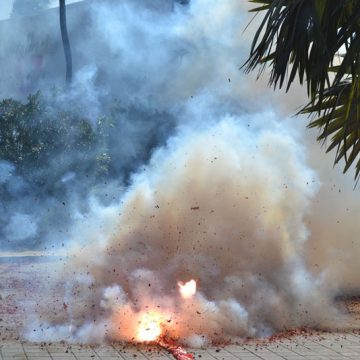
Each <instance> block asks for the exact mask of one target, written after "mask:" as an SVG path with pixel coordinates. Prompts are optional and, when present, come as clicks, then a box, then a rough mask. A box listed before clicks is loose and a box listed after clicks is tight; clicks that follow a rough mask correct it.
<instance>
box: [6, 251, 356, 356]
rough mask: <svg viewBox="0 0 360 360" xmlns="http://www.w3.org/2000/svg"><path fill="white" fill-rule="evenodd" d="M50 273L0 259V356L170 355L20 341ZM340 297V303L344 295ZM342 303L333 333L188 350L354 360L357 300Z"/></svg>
mask: <svg viewBox="0 0 360 360" xmlns="http://www.w3.org/2000/svg"><path fill="white" fill-rule="evenodd" d="M57 260H59V259H57ZM34 270H36V271H34ZM51 271H54V266H53V259H46V258H44V259H43V260H42V261H41V262H38V263H37V264H35V263H34V262H33V261H32V260H31V259H27V258H26V259H20V258H19V259H14V258H1V257H0V360H8V359H13V360H15V359H16V360H37V359H39V360H47V359H49V360H50V359H52V360H71V359H77V360H87V359H89V360H93V359H97V360H99V359H102V360H115V359H124V360H130V359H135V358H136V359H141V360H145V359H160V360H163V359H172V355H170V354H169V353H167V352H166V351H165V350H163V349H161V348H157V347H149V346H147V347H146V346H137V347H135V346H131V345H126V346H124V345H121V344H108V345H106V346H80V345H69V344H65V343H28V342H24V341H22V340H21V329H22V325H23V324H22V319H23V318H24V312H25V311H26V308H28V307H29V306H31V305H32V304H34V303H36V301H37V297H38V296H39V295H40V296H41V290H42V286H43V285H42V284H44V282H46V279H47V278H48V277H49V276H51V274H50V273H51ZM34 274H36V276H34ZM341 301H342V302H343V303H344V299H342V300H341ZM345 304H346V305H347V308H348V310H349V312H350V313H351V315H352V316H351V319H352V320H351V321H350V323H349V326H348V328H346V329H343V330H341V331H338V332H331V333H324V332H321V333H319V332H309V331H295V332H293V333H286V334H282V335H280V336H276V337H274V338H272V339H268V340H266V341H261V342H260V341H249V342H247V343H246V344H241V345H229V346H225V347H213V348H207V349H205V350H194V351H192V350H189V351H190V352H192V353H194V355H195V359H196V360H215V359H218V360H237V359H240V360H251V359H263V360H267V359H268V360H284V359H288V360H295V359H303V360H305V359H308V360H318V359H324V360H325V359H330V360H331V359H334V360H335V359H353V360H360V332H359V331H358V329H359V328H360V326H358V323H359V318H360V310H359V309H360V305H359V304H360V302H359V299H351V300H347V301H345Z"/></svg>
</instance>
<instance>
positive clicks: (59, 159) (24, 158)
mask: <svg viewBox="0 0 360 360" xmlns="http://www.w3.org/2000/svg"><path fill="white" fill-rule="evenodd" d="M104 126H105V125H104ZM102 132H103V133H104V132H105V130H102ZM102 143H103V139H102V135H101V132H97V133H95V129H94V127H93V125H92V124H91V122H90V121H89V120H88V119H85V118H83V117H81V116H79V115H78V114H77V113H76V112H73V111H71V110H62V109H57V108H56V107H52V106H50V105H49V104H47V102H46V101H44V99H42V98H41V96H40V94H39V93H37V94H35V95H30V96H29V97H28V101H27V102H26V103H21V102H19V101H17V100H14V99H5V100H2V101H1V102H0V159H1V160H5V161H8V162H10V163H12V164H15V165H16V168H17V172H18V173H19V174H20V175H21V176H24V177H26V178H27V179H30V180H31V182H34V183H36V184H37V185H40V186H45V187H46V188H48V190H49V191H51V190H53V186H54V184H56V183H59V179H61V177H62V176H64V174H66V173H67V172H69V171H74V172H79V173H81V174H83V173H84V174H86V173H91V174H92V173H94V172H96V171H98V172H100V173H101V172H104V171H106V163H103V160H105V161H106V159H103V160H101V158H99V155H100V154H99V152H100V151H101V150H102V149H103V147H102V146H101V145H102Z"/></svg>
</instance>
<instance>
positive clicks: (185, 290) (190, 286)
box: [178, 280, 196, 299]
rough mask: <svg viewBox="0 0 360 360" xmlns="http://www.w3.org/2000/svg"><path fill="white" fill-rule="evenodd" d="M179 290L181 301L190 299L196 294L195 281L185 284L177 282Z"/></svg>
mask: <svg viewBox="0 0 360 360" xmlns="http://www.w3.org/2000/svg"><path fill="white" fill-rule="evenodd" d="M178 286H179V290H180V294H181V297H182V298H183V299H190V298H191V297H193V296H194V295H195V294H196V281H195V280H190V281H188V282H186V283H185V284H184V283H182V282H180V281H179V282H178Z"/></svg>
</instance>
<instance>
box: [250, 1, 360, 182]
mask: <svg viewBox="0 0 360 360" xmlns="http://www.w3.org/2000/svg"><path fill="white" fill-rule="evenodd" d="M250 2H252V3H256V4H258V5H259V6H257V7H256V8H254V9H253V10H251V11H253V12H255V13H261V14H263V15H264V16H263V19H262V21H261V23H260V26H259V28H258V30H257V32H256V34H255V36H254V39H253V43H252V47H251V51H250V55H249V58H248V60H247V62H246V63H245V65H244V66H245V69H246V71H252V70H254V69H255V68H256V67H258V66H260V73H261V72H263V71H264V69H265V68H266V66H269V67H270V70H271V74H270V84H271V85H273V86H274V88H276V87H279V88H282V87H283V86H285V87H286V90H288V89H289V88H290V86H291V84H292V83H293V81H294V80H295V79H296V78H298V79H299V81H300V83H301V84H303V83H305V82H306V86H307V93H308V96H309V104H308V105H306V106H305V107H304V108H303V109H302V110H301V111H300V113H304V114H310V115H312V119H313V120H312V121H311V122H310V124H309V127H311V128H313V127H317V128H319V129H320V135H319V137H318V140H319V141H322V142H325V140H328V139H329V140H330V141H329V145H328V146H327V152H329V151H331V150H332V149H336V155H335V163H338V162H340V161H342V160H344V163H345V165H344V172H346V171H347V170H348V169H349V168H350V167H351V165H352V164H353V163H354V162H355V168H356V171H355V180H357V181H358V180H359V175H360V159H359V153H360V21H359V19H360V2H359V1H355V0H311V1H309V0H252V1H250Z"/></svg>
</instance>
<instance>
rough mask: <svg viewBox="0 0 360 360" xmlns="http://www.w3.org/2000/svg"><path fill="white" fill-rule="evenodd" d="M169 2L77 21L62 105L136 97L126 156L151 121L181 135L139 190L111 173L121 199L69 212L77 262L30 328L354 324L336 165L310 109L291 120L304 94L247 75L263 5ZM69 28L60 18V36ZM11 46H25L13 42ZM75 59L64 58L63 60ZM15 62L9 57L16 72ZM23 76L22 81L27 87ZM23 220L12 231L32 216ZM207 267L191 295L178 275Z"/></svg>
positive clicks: (123, 7)
mask: <svg viewBox="0 0 360 360" xmlns="http://www.w3.org/2000/svg"><path fill="white" fill-rule="evenodd" d="M162 3H163V4H167V3H169V2H166V1H163V2H161V1H159V2H156V4H155V5H154V6H152V8H149V6H146V1H143V2H140V1H139V2H135V1H130V0H129V1H122V2H116V3H115V2H109V3H105V2H104V3H103V4H102V5H98V4H95V5H94V6H92V7H90V6H89V7H87V8H86V10H84V14H86V16H87V19H88V21H87V22H86V23H85V24H82V23H81V24H80V25H81V26H83V27H82V28H81V29H82V30H83V29H84V31H76V26H77V25H76V24H79V23H76V22H74V21H73V22H72V20H71V19H72V16H73V18H85V15H84V17H82V16H78V17H76V16H75V15H74V14H73V15H72V16H71V15H70V14H69V15H70V16H69V17H68V18H69V28H70V30H71V29H75V30H73V34H74V37H75V35H76V34H80V38H81V41H77V42H76V40H75V39H74V37H73V38H72V40H73V44H74V43H76V46H75V45H74V46H73V48H74V52H75V54H76V55H75V56H74V59H81V61H80V60H79V62H78V63H76V60H75V82H74V86H73V89H71V90H70V92H69V95H65V96H64V97H63V98H61V99H60V101H61V102H62V103H63V104H66V103H67V102H68V101H69V99H70V100H71V101H72V102H74V103H76V104H77V105H78V107H79V108H80V109H82V110H83V111H84V113H85V114H86V115H88V114H93V117H94V118H96V116H97V115H98V114H100V113H101V109H102V107H103V106H104V103H106V101H108V98H109V97H118V98H119V99H120V101H121V105H122V106H123V107H124V108H125V109H126V114H125V115H124V117H125V118H126V121H124V120H123V119H119V120H118V121H119V123H120V125H121V126H119V127H118V128H117V130H116V131H117V133H115V135H116V136H118V140H117V141H116V142H114V146H113V149H112V151H113V154H116V153H117V155H115V156H116V158H117V159H118V163H119V164H121V166H123V164H125V165H127V164H129V163H130V164H131V163H133V162H135V160H136V159H138V158H139V157H141V153H142V148H141V144H142V143H144V142H146V140H147V137H148V135H149V133H150V132H151V131H152V128H151V126H150V123H151V124H153V125H152V126H155V129H156V131H157V133H159V134H160V133H161V134H162V135H163V138H167V141H166V145H162V146H159V147H158V148H157V150H156V151H155V152H154V153H153V154H152V156H151V159H150V160H149V162H148V164H147V165H143V166H141V167H139V168H138V170H137V171H136V172H135V173H134V174H133V175H132V177H131V180H130V181H129V183H130V184H129V186H128V187H127V188H126V189H125V190H124V187H123V186H122V185H123V182H122V179H121V180H119V182H111V184H109V185H108V184H106V185H105V184H101V187H102V188H105V189H106V191H109V192H111V189H112V193H118V194H117V195H116V200H118V201H114V202H113V203H111V204H110V205H108V206H103V205H101V204H100V203H99V202H98V201H97V200H95V199H91V200H90V205H89V207H90V210H89V208H88V207H87V206H85V205H84V204H82V203H81V201H80V200H79V202H80V204H79V206H78V208H76V209H75V210H74V209H71V210H69V211H70V212H71V213H72V216H73V218H74V219H76V221H75V224H74V225H73V227H72V229H71V231H70V232H71V234H70V235H69V237H70V238H71V245H72V246H73V248H72V249H71V257H70V260H69V261H67V262H66V263H65V270H64V271H62V272H61V275H60V277H59V278H56V277H54V279H53V280H54V284H50V285H53V286H54V289H51V291H50V290H49V292H48V293H47V296H44V297H43V299H42V300H41V301H39V308H38V309H32V310H33V311H29V313H30V314H33V312H34V311H35V310H36V312H37V313H40V315H41V318H40V319H39V318H36V317H35V319H34V317H33V316H31V318H30V319H29V321H28V325H27V329H26V331H25V335H26V337H27V338H28V339H30V340H37V341H45V340H48V341H53V340H62V339H65V340H68V341H75V342H87V343H91V342H101V341H105V340H109V339H116V340H119V339H121V340H133V339H134V338H135V337H136V332H137V326H138V322H139V321H142V318H143V316H146V314H147V312H148V311H150V310H151V311H156V312H158V313H159V317H160V319H161V322H162V326H163V330H164V331H165V332H167V333H168V334H169V335H171V336H173V337H176V338H179V339H180V340H181V341H182V342H183V343H187V344H190V345H193V346H201V345H204V344H208V343H211V342H212V341H221V340H226V339H233V340H234V339H239V338H243V337H247V336H260V337H261V336H268V335H270V334H272V333H273V332H275V331H281V330H285V329H288V328H290V327H297V326H315V327H331V326H332V325H333V324H334V322H336V323H337V325H339V324H341V322H340V321H341V320H342V316H341V314H339V312H338V311H337V310H336V308H335V307H334V306H333V304H332V298H333V296H334V294H336V293H337V291H338V283H337V281H332V280H339V279H340V278H341V276H342V274H344V269H343V268H341V267H336V269H333V268H332V267H331V264H332V259H333V258H334V257H336V256H338V254H339V251H338V249H336V247H335V251H334V253H333V254H335V255H331V256H329V254H330V253H331V250H328V251H327V252H324V251H319V249H322V248H324V247H326V246H327V245H326V241H327V240H328V239H332V240H331V244H332V246H331V247H330V248H331V249H334V247H333V244H334V243H335V240H334V239H333V235H332V234H329V232H331V231H332V230H328V229H330V226H328V224H327V223H326V221H325V220H324V219H323V217H322V215H321V211H322V210H323V209H322V208H323V207H327V209H328V211H329V209H330V206H329V203H328V198H327V195H326V193H325V195H324V193H323V189H324V186H327V184H328V183H327V182H326V181H327V180H326V176H325V175H324V174H327V173H326V172H321V175H322V176H321V177H322V179H321V180H319V176H318V175H317V174H316V173H315V172H314V171H313V170H312V169H311V167H310V166H309V165H308V164H309V162H311V164H312V167H316V166H317V163H318V161H317V160H316V159H315V158H317V156H318V155H317V154H318V152H315V155H313V156H312V157H311V158H310V159H308V157H307V155H306V151H305V148H304V146H302V145H301V144H302V143H303V142H305V141H307V140H306V139H304V134H303V133H302V132H301V131H299V128H300V127H303V125H304V124H303V120H301V122H300V121H299V123H295V121H296V120H294V119H291V120H288V119H286V120H285V119H283V118H282V117H281V116H279V113H280V110H278V109H279V108H281V109H282V113H286V112H287V111H288V108H289V107H290V108H291V109H293V107H292V105H289V103H290V102H291V104H292V103H293V101H294V100H293V99H292V100H291V99H290V100H291V101H290V100H289V97H285V96H283V95H280V96H278V97H277V96H275V95H273V93H272V92H271V93H269V92H268V91H267V90H266V89H264V88H263V86H261V85H254V84H253V83H251V81H252V79H253V78H251V77H249V78H246V77H245V76H244V75H243V74H242V73H241V71H239V66H240V65H242V63H243V61H244V59H245V56H246V54H247V51H248V45H249V44H248V43H249V39H248V38H247V37H248V36H250V37H251V36H252V34H251V35H245V36H244V35H243V34H242V32H243V30H244V28H245V26H246V24H247V22H248V20H249V18H248V16H247V15H246V14H245V11H244V10H245V8H247V6H248V5H247V4H246V3H247V2H241V1H238V0H226V1H221V2H219V1H212V0H211V1H209V0H206V1H205V0H192V1H190V4H189V6H185V7H181V6H180V5H178V6H175V7H174V9H173V11H171V12H170V11H168V9H170V8H169V7H166V9H167V10H166V11H162V10H161V9H162V8H161V4H162ZM144 4H145V5H144ZM164 6H165V5H164ZM81 14H82V13H81ZM56 15H57V14H56ZM54 24H55V22H52V21H50V19H48V20H44V26H45V27H46V28H47V29H48V30H49V31H47V33H51V34H52V33H53V31H52V30H54V27H55V25H54ZM74 24H75V25H74ZM80 25H79V26H80ZM42 29H43V27H42ZM50 30H51V31H50ZM84 32H85V33H87V32H88V34H91V36H87V37H84V36H83V34H84ZM15 33H16V32H15ZM54 33H55V30H54ZM38 36H40V34H39V35H38ZM20 40H21V41H23V43H24V44H26V41H25V40H24V39H23V38H22V37H21V38H20ZM21 41H20V42H21ZM4 48H5V49H6V51H8V52H10V53H11V56H13V57H15V53H12V52H11V51H10V50H9V49H11V48H12V42H11V39H8V40H6V41H5V42H4ZM55 54H56V51H55ZM57 54H58V55H59V52H58V53H57ZM61 56H62V55H59V56H57V57H56V59H57V61H58V63H56V62H54V64H53V66H54V68H61V67H60V66H57V65H59V63H60V60H59V59H62V57H61ZM17 57H18V56H17ZM44 61H46V60H44ZM61 61H63V60H61ZM79 63H80V64H81V65H79ZM14 64H16V61H9V65H8V66H9V68H12V67H14V66H15V65H14ZM61 64H62V63H61ZM24 68H27V66H24ZM30 68H31V67H30ZM4 73H6V74H7V75H8V77H10V75H11V74H14V73H16V72H15V71H10V70H9V71H4ZM62 77H63V74H62V73H60V71H59V73H56V74H52V76H51V77H50V79H49V78H47V77H46V76H45V77H44V79H42V80H39V84H40V85H39V86H40V87H41V88H43V89H46V88H50V85H51V84H53V83H55V84H59V82H60V80H59V79H62ZM10 80H11V79H10ZM10 80H9V81H10ZM20 80H23V79H22V78H21V79H17V81H16V82H14V81H10V83H11V84H12V87H10V86H9V87H8V88H7V89H8V90H9V91H14V92H15V90H14V89H15V87H16V86H15V85H14V84H15V83H17V82H18V81H20ZM6 81H8V80H6V79H5V80H4V83H6ZM296 95H298V94H296ZM298 98H299V96H298V97H297V98H296V102H297V101H298ZM300 98H301V97H300ZM134 108H135V110H136V111H134V110H133V109H134ZM284 109H285V110H284ZM286 109H287V110H286ZM164 114H166V116H165V115H164ZM145 115H146V116H145ZM164 122H166V123H167V122H169V123H170V125H171V131H170V130H169V129H168V128H167V127H166V126H165V125H164ZM154 124H155V125H154ZM174 128H175V130H174ZM114 131H115V130H114ZM170 135H171V136H170ZM169 136H170V137H169ZM70 156H71V155H70ZM54 166H57V163H56V161H55V160H54ZM119 166H120V165H119ZM120 168H121V169H122V167H120ZM124 168H125V166H124ZM0 169H1V168H0ZM4 169H5V170H6V169H8V170H6V171H5V170H3V173H0V182H1V179H3V178H4V179H5V178H7V176H8V175H7V174H10V172H9V171H10V170H11V171H12V168H11V165H10V168H9V167H8V168H6V167H4ZM9 169H10V170H9ZM124 172H125V170H124ZM1 174H5V175H1ZM66 174H71V173H66ZM124 176H125V175H124ZM62 179H64V180H63V182H66V183H67V184H69V189H72V188H71V186H72V185H71V184H72V183H73V181H72V180H73V179H76V180H77V181H78V182H81V179H80V177H79V175H78V174H77V177H70V178H66V177H63V178H62ZM68 180H69V181H68ZM70 180H71V181H70ZM4 181H5V180H4ZM321 181H323V182H324V181H325V185H323V188H321ZM74 189H75V190H74V193H75V194H74V195H73V197H74V198H75V199H76V198H77V196H76V191H77V190H78V188H74ZM99 191H100V190H99ZM94 192H96V191H95V190H94ZM319 194H320V195H319ZM119 199H120V200H119ZM324 199H326V200H324ZM75 202H76V201H75ZM319 203H321V205H319V206H318V205H317V204H319ZM334 203H335V204H336V205H337V204H338V202H337V200H336V199H335V200H334V202H333V203H332V204H334ZM314 204H315V205H314ZM323 204H325V205H326V206H324V205H323ZM330 204H331V203H330ZM74 207H75V206H74ZM84 208H85V210H84ZM318 208H319V209H320V211H314V209H315V210H317V209H318ZM356 209H357V208H356ZM21 216H22V219H23V220H24V223H28V224H30V223H31V221H30V220H31V219H30V218H24V216H28V215H25V214H22V215H21ZM333 217H336V215H334V213H332V218H333ZM321 219H322V221H320V220H321ZM11 221H13V224H14V225H13V226H10V230H11V229H13V230H14V229H15V228H16V226H15V225H16V224H18V223H20V222H21V221H18V220H16V221H15V220H10V223H9V224H11ZM36 223H37V222H36V221H35V222H34V224H36ZM324 223H325V224H324ZM318 224H324V226H321V227H320V226H319V225H318ZM8 226H9V225H8ZM29 229H30V230H31V226H30V227H29ZM350 229H353V228H352V227H351V226H350ZM30 232H31V231H30ZM349 232H350V234H349ZM351 232H352V230H350V231H348V232H347V242H349V240H348V239H353V234H351ZM9 234H13V233H12V232H11V231H10V232H9ZM23 235H24V233H22V236H23ZM25 235H26V234H25ZM329 241H330V240H329ZM318 245H319V248H317V246H318ZM314 249H315V250H314ZM344 253H345V255H346V256H344V257H345V258H346V259H348V258H349V257H350V258H352V257H353V256H357V255H358V254H359V252H358V251H355V252H352V253H351V255H350V254H349V252H348V251H347V250H346V249H345V250H344ZM309 254H310V255H309ZM315 263H316V264H317V266H316V267H314V264H315ZM319 264H322V266H319ZM340 269H341V270H340ZM346 271H348V272H350V275H349V277H348V278H349V279H350V278H352V277H353V276H354V271H353V270H351V269H346ZM345 273H346V274H347V272H345ZM191 278H195V279H196V280H197V281H198V289H199V290H198V293H197V295H196V296H195V297H194V298H193V299H191V300H190V301H187V302H184V301H183V300H182V299H181V298H180V297H179V294H178V289H177V282H178V281H187V280H189V279H191ZM354 284H355V285H358V280H357V279H355V280H353V281H352V282H351V285H352V287H354ZM34 330H36V331H34Z"/></svg>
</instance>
